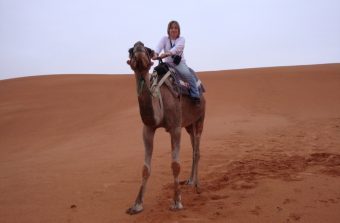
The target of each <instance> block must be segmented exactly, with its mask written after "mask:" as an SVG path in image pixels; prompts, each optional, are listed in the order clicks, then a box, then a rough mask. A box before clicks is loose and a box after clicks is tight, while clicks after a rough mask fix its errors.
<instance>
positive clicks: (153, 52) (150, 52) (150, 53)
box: [145, 47, 155, 57]
mask: <svg viewBox="0 0 340 223" xmlns="http://www.w3.org/2000/svg"><path fill="white" fill-rule="evenodd" d="M145 48H146V50H147V51H148V54H149V55H150V57H153V55H154V54H155V51H153V50H152V49H150V48H148V47H145Z"/></svg>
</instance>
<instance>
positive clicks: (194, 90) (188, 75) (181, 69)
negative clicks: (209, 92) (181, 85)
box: [173, 61, 200, 98]
mask: <svg viewBox="0 0 340 223" xmlns="http://www.w3.org/2000/svg"><path fill="white" fill-rule="evenodd" d="M173 68H175V70H176V72H177V73H178V74H179V75H180V76H181V77H183V78H184V79H185V80H186V81H187V82H188V83H189V85H190V96H191V97H196V98H199V97H200V93H199V91H198V87H197V85H196V81H197V80H196V78H195V75H194V74H193V73H192V72H191V70H190V69H189V67H188V66H187V65H186V63H185V62H183V61H181V62H180V63H179V64H178V65H175V64H173Z"/></svg>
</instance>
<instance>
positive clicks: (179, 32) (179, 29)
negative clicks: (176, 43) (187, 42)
mask: <svg viewBox="0 0 340 223" xmlns="http://www.w3.org/2000/svg"><path fill="white" fill-rule="evenodd" d="M172 25H176V26H177V27H178V36H177V37H179V36H180V35H181V27H180V26H179V23H178V22H177V21H175V20H172V21H170V22H169V24H168V35H169V36H170V28H171V26H172Z"/></svg>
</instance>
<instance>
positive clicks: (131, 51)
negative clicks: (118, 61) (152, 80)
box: [129, 48, 133, 57]
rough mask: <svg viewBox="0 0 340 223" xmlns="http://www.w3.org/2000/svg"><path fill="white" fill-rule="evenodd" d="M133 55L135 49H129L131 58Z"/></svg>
mask: <svg viewBox="0 0 340 223" xmlns="http://www.w3.org/2000/svg"><path fill="white" fill-rule="evenodd" d="M132 53H133V48H130V49H129V57H132Z"/></svg>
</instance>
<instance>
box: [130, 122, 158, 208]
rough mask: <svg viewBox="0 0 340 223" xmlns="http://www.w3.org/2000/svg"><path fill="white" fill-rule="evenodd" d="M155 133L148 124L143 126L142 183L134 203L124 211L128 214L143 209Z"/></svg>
mask: <svg viewBox="0 0 340 223" xmlns="http://www.w3.org/2000/svg"><path fill="white" fill-rule="evenodd" d="M154 135H155V129H153V128H150V127H148V126H144V128H143V140H144V148H145V160H144V167H143V174H142V177H143V178H142V185H141V186H140V189H139V193H138V195H137V198H136V201H135V203H134V205H133V206H132V207H131V208H129V209H128V210H127V211H126V213H128V214H137V213H139V212H141V211H143V198H144V193H145V188H146V183H147V181H148V178H149V176H150V173H151V157H152V151H153V138H154Z"/></svg>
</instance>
